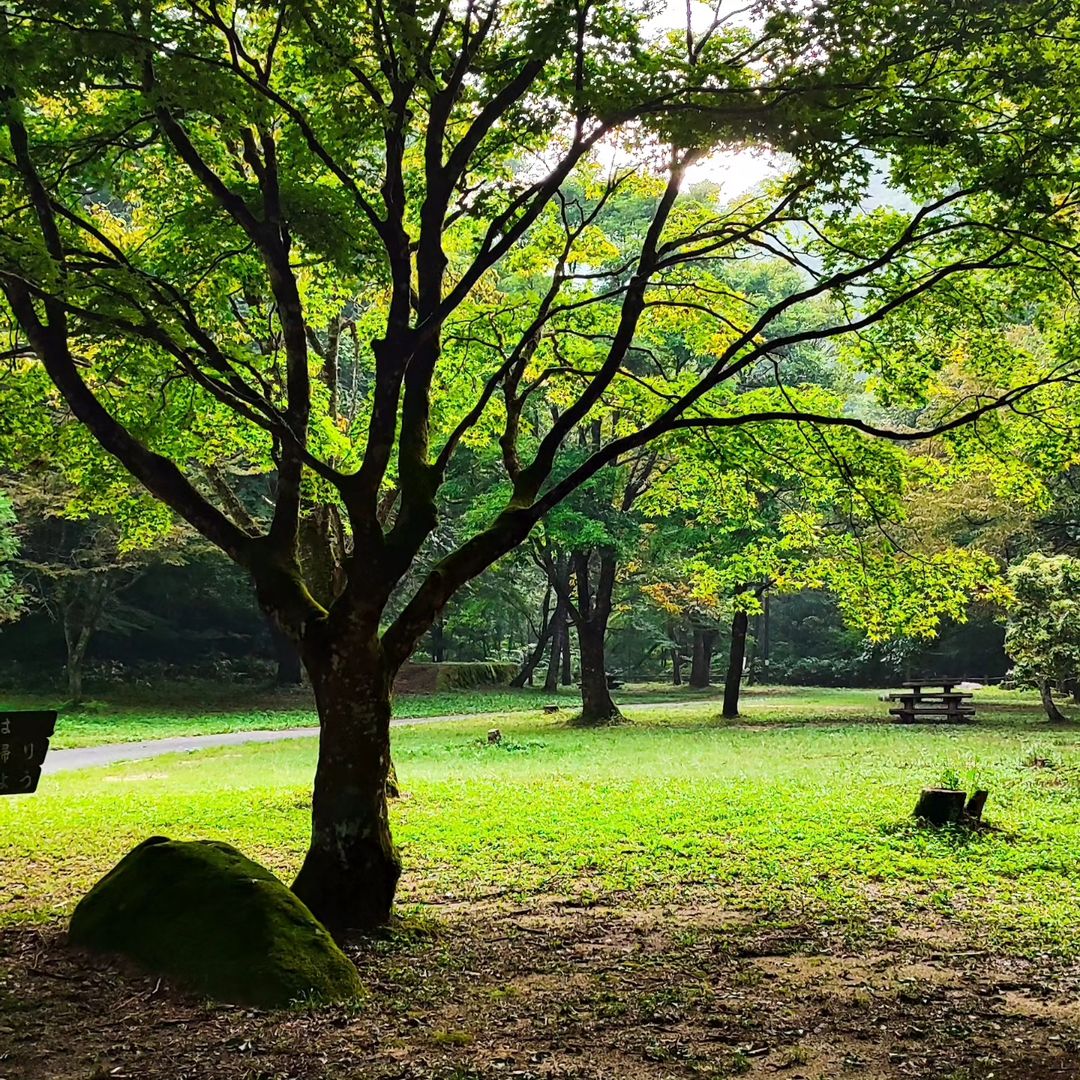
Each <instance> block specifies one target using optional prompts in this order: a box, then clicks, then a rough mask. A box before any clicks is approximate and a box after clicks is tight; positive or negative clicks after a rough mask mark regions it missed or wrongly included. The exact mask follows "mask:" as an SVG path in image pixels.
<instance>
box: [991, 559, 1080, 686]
mask: <svg viewBox="0 0 1080 1080" xmlns="http://www.w3.org/2000/svg"><path fill="white" fill-rule="evenodd" d="M1009 586H1010V588H1011V589H1012V590H1013V593H1014V596H1015V601H1014V603H1013V605H1012V606H1011V608H1010V610H1009V620H1008V624H1007V626H1006V631H1005V649H1006V651H1007V652H1008V654H1009V655H1010V656H1011V657H1012V658H1013V661H1014V662H1015V667H1014V669H1013V676H1014V678H1015V679H1016V681H1017V684H1018V685H1020V686H1035V687H1037V686H1041V685H1042V684H1043V683H1049V684H1051V685H1053V686H1057V687H1062V686H1064V685H1066V684H1068V683H1069V682H1070V680H1075V679H1076V678H1077V676H1078V675H1080V559H1076V558H1073V557H1072V556H1069V555H1054V556H1048V555H1040V554H1038V553H1036V554H1033V555H1029V556H1028V557H1027V558H1026V559H1024V560H1023V561H1022V562H1018V563H1016V564H1015V565H1013V566H1011V567H1010V568H1009Z"/></svg>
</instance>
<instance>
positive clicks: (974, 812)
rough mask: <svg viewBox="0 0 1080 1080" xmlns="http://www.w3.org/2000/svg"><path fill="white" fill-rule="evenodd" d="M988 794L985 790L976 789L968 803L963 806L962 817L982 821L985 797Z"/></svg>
mask: <svg viewBox="0 0 1080 1080" xmlns="http://www.w3.org/2000/svg"><path fill="white" fill-rule="evenodd" d="M988 794H989V792H987V791H983V790H981V789H980V790H979V791H976V792H975V793H974V794H973V795H972V796H971V798H970V799H968V804H967V806H966V807H965V808H964V817H966V818H970V820H972V821H982V812H983V807H984V806H985V805H986V797H987V795H988Z"/></svg>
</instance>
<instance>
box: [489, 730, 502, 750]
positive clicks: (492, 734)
mask: <svg viewBox="0 0 1080 1080" xmlns="http://www.w3.org/2000/svg"><path fill="white" fill-rule="evenodd" d="M487 739H488V742H489V743H490V744H491V745H492V746H494V745H495V744H496V743H500V742H502V732H501V731H500V730H499V729H498V728H497V727H493V728H492V729H491V730H490V731H489V732H488V736H487Z"/></svg>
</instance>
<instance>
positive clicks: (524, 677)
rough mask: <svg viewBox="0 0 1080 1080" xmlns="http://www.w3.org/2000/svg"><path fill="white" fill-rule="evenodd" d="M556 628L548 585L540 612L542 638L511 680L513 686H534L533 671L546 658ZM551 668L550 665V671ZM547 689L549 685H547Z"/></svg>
mask: <svg viewBox="0 0 1080 1080" xmlns="http://www.w3.org/2000/svg"><path fill="white" fill-rule="evenodd" d="M553 630H554V620H553V619H552V618H551V586H550V585H549V586H548V590H547V592H546V593H545V595H544V606H543V609H542V610H541V612H540V638H539V640H538V641H537V643H536V645H535V647H534V648H533V650H532V651H531V652H530V653H529V655H528V656H526V657H525V660H524V662H523V663H522V665H521V670H520V671H519V672H518V673H517V674H516V675H515V676H514V678H513V680H512V681H511V683H510V685H511V686H526V685H528V686H532V679H533V672H534V671H536V669H537V668H538V667H539V666H540V661H541V660H543V658H544V652H545V650H546V649H547V643H548V641H549V640H550V639H551V637H552V632H553ZM550 670H551V668H550V666H549V667H548V671H549V672H550ZM545 689H547V686H546V685H545Z"/></svg>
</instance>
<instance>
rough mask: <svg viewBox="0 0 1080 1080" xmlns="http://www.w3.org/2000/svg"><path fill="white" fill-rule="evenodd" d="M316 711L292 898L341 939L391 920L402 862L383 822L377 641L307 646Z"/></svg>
mask: <svg viewBox="0 0 1080 1080" xmlns="http://www.w3.org/2000/svg"><path fill="white" fill-rule="evenodd" d="M304 664H305V666H306V668H307V671H308V675H309V676H310V678H311V685H312V687H313V688H314V690H315V701H316V705H317V707H318V711H319V725H320V729H321V730H320V737H319V759H318V765H317V766H316V769H315V785H314V791H313V794H312V808H311V845H310V847H309V848H308V853H307V856H306V857H305V859H304V864H303V866H302V867H301V868H300V873H299V874H298V875H297V878H296V882H295V883H294V885H293V892H295V893H296V895H297V896H299V897H300V899H301V900H303V901H304V903H305V904H307V906H308V907H309V908H310V909H311V910H312V911H313V912H314V914H315V916H316V917H317V918H318V919H320V920H321V921H322V922H323V923H324V925H325V926H326V927H327V928H328V929H329V930H330V931H331V932H332V933H333V934H334V935H335V936H338V937H340V936H341V935H342V934H343V933H345V932H346V931H348V930H362V929H367V928H370V927H373V926H379V925H381V924H383V923H386V922H387V921H388V920H389V918H390V912H391V907H392V904H393V900H394V890H395V889H396V887H397V880H398V877H399V875H400V873H401V863H400V861H399V860H398V856H397V852H396V851H395V849H394V844H393V840H392V838H391V835H390V823H389V819H388V815H387V805H386V787H387V777H388V774H389V770H390V689H391V685H392V681H393V672H392V671H390V670H388V667H387V665H386V662H385V660H384V658H383V655H382V648H381V646H380V644H379V643H378V641H376V640H373V639H372V640H361V641H349V640H336V641H329V642H327V641H323V640H321V639H318V638H317V639H316V640H309V641H308V642H307V643H306V644H305V647H304Z"/></svg>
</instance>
